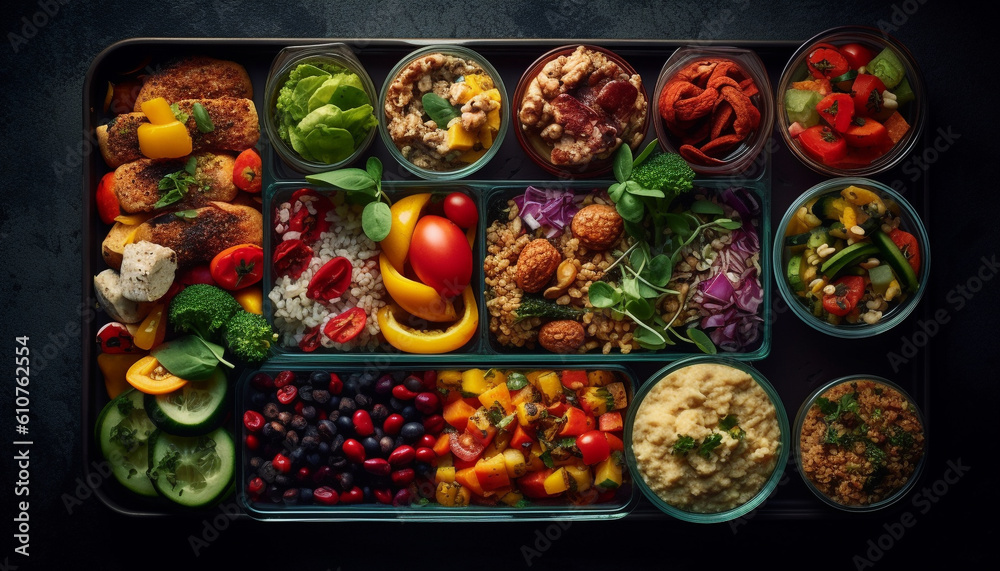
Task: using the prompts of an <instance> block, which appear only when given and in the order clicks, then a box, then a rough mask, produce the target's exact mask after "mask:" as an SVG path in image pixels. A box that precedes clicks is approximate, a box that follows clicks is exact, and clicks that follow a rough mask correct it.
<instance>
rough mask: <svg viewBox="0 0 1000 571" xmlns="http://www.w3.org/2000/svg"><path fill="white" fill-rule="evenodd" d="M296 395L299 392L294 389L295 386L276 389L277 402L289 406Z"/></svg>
mask: <svg viewBox="0 0 1000 571" xmlns="http://www.w3.org/2000/svg"><path fill="white" fill-rule="evenodd" d="M297 394H299V390H298V389H297V388H295V385H285V386H283V387H281V388H280V389H278V402H280V403H281V404H289V403H291V402H292V401H294V400H295V396H296V395H297Z"/></svg>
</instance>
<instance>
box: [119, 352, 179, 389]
mask: <svg viewBox="0 0 1000 571" xmlns="http://www.w3.org/2000/svg"><path fill="white" fill-rule="evenodd" d="M125 380H126V381H128V384H130V385H132V386H133V387H135V388H136V389H138V390H140V391H142V392H144V393H146V394H150V395H162V394H166V393H169V392H173V391H176V390H177V389H179V388H181V387H183V386H184V385H186V384H187V383H188V382H187V380H186V379H182V378H180V377H178V376H176V375H172V374H171V373H170V372H169V371H167V370H166V369H165V368H164V367H163V365H161V364H160V362H159V361H158V360H157V359H156V357H154V356H152V355H146V356H145V357H143V358H142V359H139V360H138V361H136V362H135V364H133V365H132V366H131V367H129V369H128V372H126V373H125Z"/></svg>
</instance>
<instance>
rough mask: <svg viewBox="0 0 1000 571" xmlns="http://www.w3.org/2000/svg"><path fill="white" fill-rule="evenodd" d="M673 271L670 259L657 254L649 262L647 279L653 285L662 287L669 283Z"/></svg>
mask: <svg viewBox="0 0 1000 571" xmlns="http://www.w3.org/2000/svg"><path fill="white" fill-rule="evenodd" d="M673 271H674V268H673V264H671V263H670V258H668V257H667V256H666V255H664V254H657V255H656V256H653V259H651V260H650V261H649V273H648V274H647V275H648V278H647V279H648V280H649V281H650V283H652V284H653V285H655V286H659V287H663V286H665V285H667V283H668V282H669V281H670V277H671V275H673Z"/></svg>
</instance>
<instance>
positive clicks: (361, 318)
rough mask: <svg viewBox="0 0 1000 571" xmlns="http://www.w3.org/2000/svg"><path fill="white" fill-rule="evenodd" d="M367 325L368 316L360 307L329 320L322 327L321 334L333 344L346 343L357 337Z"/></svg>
mask: <svg viewBox="0 0 1000 571" xmlns="http://www.w3.org/2000/svg"><path fill="white" fill-rule="evenodd" d="M366 323H368V314H367V313H365V310H364V309H361V308H360V307H352V308H351V309H348V310H347V311H345V312H344V313H341V314H340V315H338V316H336V317H333V318H331V319H330V320H329V321H327V322H326V325H325V326H323V334H324V335H326V336H327V337H329V338H330V339H332V340H333V341H334V342H335V343H347V342H348V341H350V340H351V339H354V338H355V337H357V336H358V334H359V333H361V331H362V330H363V329H364V328H365V324H366Z"/></svg>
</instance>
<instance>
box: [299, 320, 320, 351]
mask: <svg viewBox="0 0 1000 571" xmlns="http://www.w3.org/2000/svg"><path fill="white" fill-rule="evenodd" d="M320 333H321V331H320V326H319V325H317V326H316V327H313V328H312V329H310V330H309V331H306V334H305V335H303V336H302V339H300V340H299V349H302V350H303V351H305V352H306V353H312V352H313V351H315V350H316V349H319V346H320V337H319V336H320Z"/></svg>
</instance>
